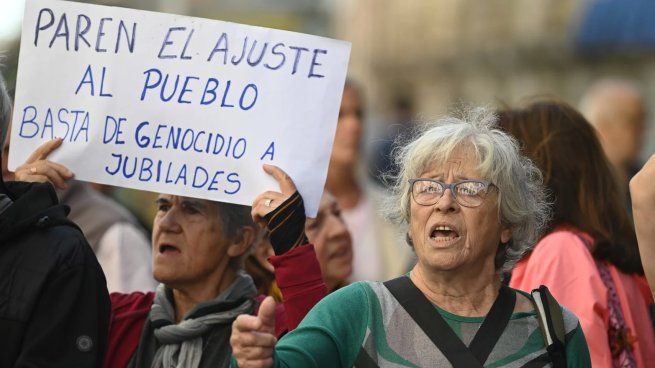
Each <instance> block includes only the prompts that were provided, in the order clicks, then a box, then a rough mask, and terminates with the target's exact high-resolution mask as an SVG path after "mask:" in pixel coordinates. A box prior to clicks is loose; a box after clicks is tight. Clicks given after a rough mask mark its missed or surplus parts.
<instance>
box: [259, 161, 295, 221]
mask: <svg viewBox="0 0 655 368" xmlns="http://www.w3.org/2000/svg"><path fill="white" fill-rule="evenodd" d="M264 171H265V172H266V173H267V174H269V175H271V176H272V177H273V178H274V179H275V181H277V182H278V184H279V185H280V192H276V191H272V190H269V191H266V192H264V193H262V194H260V195H258V196H257V198H255V200H254V201H253V202H252V212H251V214H252V219H253V220H254V221H255V222H256V223H258V224H260V225H261V226H262V227H266V221H264V217H266V215H268V214H269V213H271V212H273V211H274V210H275V209H277V208H278V207H279V206H280V205H281V204H282V203H283V202H285V201H286V200H287V199H289V197H291V196H292V195H293V194H294V193H295V192H296V185H295V184H294V183H293V180H291V178H290V177H289V175H287V173H285V172H284V171H283V170H282V169H280V168H279V167H277V166H275V165H264Z"/></svg>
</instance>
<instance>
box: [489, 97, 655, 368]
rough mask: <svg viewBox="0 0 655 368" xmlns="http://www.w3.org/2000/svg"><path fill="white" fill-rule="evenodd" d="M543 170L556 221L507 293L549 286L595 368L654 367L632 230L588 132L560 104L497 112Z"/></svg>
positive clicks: (647, 300)
mask: <svg viewBox="0 0 655 368" xmlns="http://www.w3.org/2000/svg"><path fill="white" fill-rule="evenodd" d="M499 118H500V125H501V127H502V128H503V129H504V130H505V131H507V132H508V133H510V134H512V135H514V137H516V138H517V139H518V140H519V141H520V143H521V146H522V147H523V150H524V153H525V154H526V155H527V156H528V157H530V158H531V159H532V160H533V161H534V162H535V163H536V164H537V166H539V168H540V169H541V171H542V173H543V176H544V183H545V185H546V186H547V188H548V190H549V191H550V194H551V200H552V202H553V217H552V219H551V221H550V223H549V224H548V225H547V228H546V229H545V230H546V231H545V232H544V235H543V236H542V238H541V240H540V241H539V242H538V243H537V245H536V247H535V248H534V250H533V251H532V252H531V253H530V254H528V255H526V256H524V258H523V259H522V260H521V261H520V262H519V263H518V264H517V266H516V267H515V268H514V270H513V271H512V274H511V280H510V286H511V287H513V288H516V289H521V290H525V291H530V290H532V289H535V288H537V287H539V285H542V284H543V285H546V286H547V287H548V288H549V289H550V291H551V292H552V294H553V295H554V296H555V298H556V299H557V300H558V301H559V302H560V304H562V305H564V306H565V307H567V308H569V309H570V310H571V311H573V312H574V313H575V315H577V316H578V318H579V319H580V324H581V326H582V330H583V331H584V334H585V337H586V338H587V342H588V344H589V352H590V355H591V361H592V364H593V366H594V367H653V366H655V335H654V332H653V327H652V324H651V320H650V316H649V312H648V304H652V296H651V295H650V293H649V292H648V289H647V286H646V283H645V279H644V277H643V274H644V270H643V268H642V266H641V261H640V258H639V251H638V248H637V241H636V237H635V233H634V229H633V226H632V224H631V222H630V220H629V217H628V215H627V212H626V210H625V208H624V206H623V203H622V202H621V196H620V191H619V188H618V187H617V184H616V181H615V180H614V179H613V176H612V172H611V169H610V166H609V163H608V161H607V158H606V157H605V155H604V153H603V151H602V148H601V146H600V143H599V141H598V138H597V136H596V133H595V131H594V129H593V127H592V126H591V125H590V124H589V123H588V122H587V121H586V120H585V119H584V117H583V116H582V115H581V114H580V113H579V112H577V111H576V110H575V109H574V108H572V107H570V106H569V105H567V104H565V103H560V102H552V101H537V102H534V103H532V104H530V105H528V106H527V107H525V108H518V109H507V110H503V111H500V112H499Z"/></svg>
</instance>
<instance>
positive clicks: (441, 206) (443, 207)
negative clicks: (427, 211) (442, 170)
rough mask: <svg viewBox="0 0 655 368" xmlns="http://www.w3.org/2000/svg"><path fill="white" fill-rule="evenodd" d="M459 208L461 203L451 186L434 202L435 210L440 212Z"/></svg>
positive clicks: (453, 210)
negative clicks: (458, 201) (456, 198)
mask: <svg viewBox="0 0 655 368" xmlns="http://www.w3.org/2000/svg"><path fill="white" fill-rule="evenodd" d="M458 208H459V204H458V203H457V201H456V200H455V195H454V194H453V191H452V190H451V189H450V188H448V189H446V190H445V191H444V192H443V195H442V196H441V198H439V200H438V201H437V203H435V204H434V209H435V211H439V212H455V211H457V209H458Z"/></svg>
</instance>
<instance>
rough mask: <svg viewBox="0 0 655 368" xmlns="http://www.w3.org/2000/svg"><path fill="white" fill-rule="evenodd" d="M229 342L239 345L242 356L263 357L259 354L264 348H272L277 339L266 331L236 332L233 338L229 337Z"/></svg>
mask: <svg viewBox="0 0 655 368" xmlns="http://www.w3.org/2000/svg"><path fill="white" fill-rule="evenodd" d="M230 340H231V343H232V344H233V345H237V346H239V347H240V349H241V352H242V353H243V355H244V356H248V357H249V358H263V356H262V355H261V352H262V351H265V350H266V349H265V348H268V349H272V348H273V347H275V344H276V343H277V339H276V338H275V336H273V334H270V333H267V332H258V331H250V332H241V333H238V334H237V335H236V336H235V337H234V340H232V337H230Z"/></svg>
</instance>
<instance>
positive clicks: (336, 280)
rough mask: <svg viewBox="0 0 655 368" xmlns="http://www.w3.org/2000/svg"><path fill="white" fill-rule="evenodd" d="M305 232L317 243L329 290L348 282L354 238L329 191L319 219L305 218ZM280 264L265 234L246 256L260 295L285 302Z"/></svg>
mask: <svg viewBox="0 0 655 368" xmlns="http://www.w3.org/2000/svg"><path fill="white" fill-rule="evenodd" d="M305 234H306V235H307V239H308V240H309V242H310V243H312V244H313V245H314V250H315V251H316V258H318V263H319V265H320V266H321V273H322V274H323V281H324V282H325V286H326V287H327V291H328V293H330V292H332V291H334V290H336V289H338V288H340V287H342V286H345V285H347V284H348V278H349V277H350V275H351V273H352V260H353V250H352V240H351V238H350V233H349V232H348V229H347V228H346V224H345V223H344V222H343V218H341V211H340V209H339V205H338V204H337V202H336V200H335V199H334V197H333V196H332V195H331V194H330V193H329V192H328V191H324V192H323V196H322V197H321V202H320V204H319V207H318V213H317V215H316V218H307V220H306V221H305ZM269 261H270V262H269ZM274 265H275V266H274ZM276 267H277V268H279V263H278V257H276V256H275V252H274V250H273V246H272V245H271V243H270V239H269V237H268V236H265V237H263V238H262V240H261V241H260V242H259V244H258V245H257V246H256V248H255V250H254V251H253V253H252V254H251V255H250V256H248V258H247V259H246V266H245V269H246V272H248V274H250V275H251V276H252V277H253V279H254V280H255V285H256V286H257V290H258V291H259V293H260V294H265V295H271V296H272V297H273V298H274V299H275V301H276V302H281V301H282V294H281V292H280V288H279V287H278V285H277V282H276V277H275V268H276ZM277 278H278V279H279V277H277Z"/></svg>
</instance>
